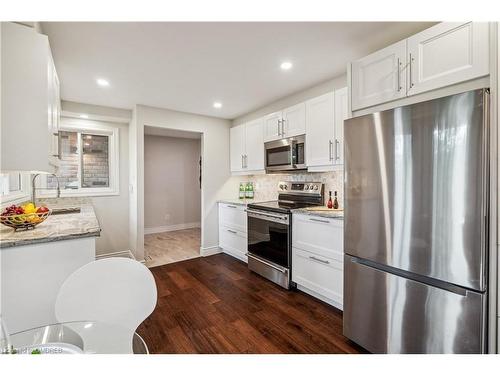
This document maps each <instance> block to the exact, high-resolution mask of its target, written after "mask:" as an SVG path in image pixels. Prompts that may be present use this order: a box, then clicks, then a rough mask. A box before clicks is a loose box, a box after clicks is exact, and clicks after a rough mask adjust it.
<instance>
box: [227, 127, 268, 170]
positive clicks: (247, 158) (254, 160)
mask: <svg viewBox="0 0 500 375" xmlns="http://www.w3.org/2000/svg"><path fill="white" fill-rule="evenodd" d="M263 128H264V119H257V120H254V121H251V122H249V123H246V124H243V125H238V126H234V127H232V128H231V129H229V133H230V164H231V172H238V173H240V174H242V173H243V174H244V173H256V172H260V171H263V170H264V133H263V132H264V129H263Z"/></svg>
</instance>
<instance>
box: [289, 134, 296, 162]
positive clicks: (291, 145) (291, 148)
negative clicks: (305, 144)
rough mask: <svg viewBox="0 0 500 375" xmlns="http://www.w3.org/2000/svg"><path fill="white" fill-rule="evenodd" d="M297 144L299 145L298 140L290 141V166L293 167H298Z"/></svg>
mask: <svg viewBox="0 0 500 375" xmlns="http://www.w3.org/2000/svg"><path fill="white" fill-rule="evenodd" d="M296 145H297V141H294V140H292V142H291V143H290V166H291V167H292V168H296V164H297V163H295V158H296V155H295V146H296Z"/></svg>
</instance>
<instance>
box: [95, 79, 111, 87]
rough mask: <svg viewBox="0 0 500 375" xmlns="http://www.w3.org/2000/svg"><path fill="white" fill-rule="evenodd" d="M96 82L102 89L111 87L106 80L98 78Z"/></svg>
mask: <svg viewBox="0 0 500 375" xmlns="http://www.w3.org/2000/svg"><path fill="white" fill-rule="evenodd" d="M96 82H97V84H98V85H99V86H101V87H108V86H109V81H108V80H106V79H104V78H97V80H96Z"/></svg>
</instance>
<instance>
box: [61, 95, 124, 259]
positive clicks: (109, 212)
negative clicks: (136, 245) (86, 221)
mask: <svg viewBox="0 0 500 375" xmlns="http://www.w3.org/2000/svg"><path fill="white" fill-rule="evenodd" d="M62 111H63V114H64V115H68V114H70V115H71V114H74V115H75V116H77V115H78V114H80V113H85V114H87V115H88V116H89V120H92V119H99V120H104V119H106V120H108V121H127V115H131V112H130V111H128V112H127V111H123V110H120V109H116V108H108V107H100V106H93V105H88V104H81V103H74V102H66V101H63V102H62ZM118 113H121V115H122V116H121V117H118V116H117V114H118ZM82 121H83V120H82ZM92 123H93V124H94V125H95V126H98V125H96V124H98V122H92ZM106 125H107V126H115V127H117V128H118V129H119V140H120V162H119V165H120V185H119V188H120V193H119V195H112V196H103V197H91V201H92V204H93V206H94V210H95V212H96V215H97V219H98V220H99V225H100V226H101V229H102V231H101V236H100V237H98V238H97V241H96V255H103V254H108V253H115V252H122V251H128V250H129V242H130V239H129V191H128V182H129V168H130V166H129V124H128V123H123V122H112V123H110V122H108V123H107V124H106Z"/></svg>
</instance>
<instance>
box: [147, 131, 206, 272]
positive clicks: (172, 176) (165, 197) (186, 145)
mask: <svg viewBox="0 0 500 375" xmlns="http://www.w3.org/2000/svg"><path fill="white" fill-rule="evenodd" d="M201 166H202V163H201V133H196V132H187V131H179V130H172V129H165V128H157V127H149V126H146V127H144V257H145V261H146V266H148V267H156V266H161V265H164V264H169V263H174V262H179V261H182V260H186V259H191V258H196V257H199V256H200V244H201V229H200V228H201V182H202V181H201Z"/></svg>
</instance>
